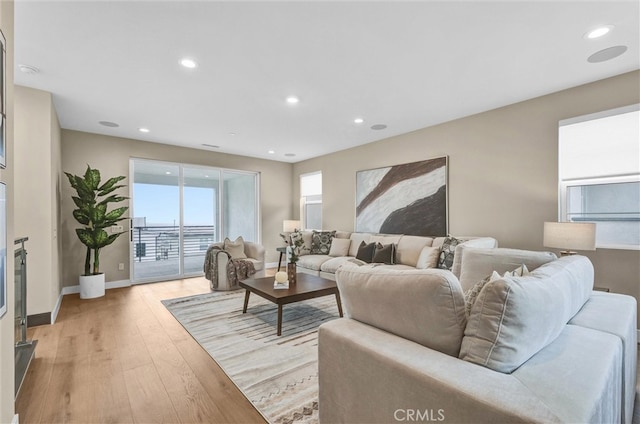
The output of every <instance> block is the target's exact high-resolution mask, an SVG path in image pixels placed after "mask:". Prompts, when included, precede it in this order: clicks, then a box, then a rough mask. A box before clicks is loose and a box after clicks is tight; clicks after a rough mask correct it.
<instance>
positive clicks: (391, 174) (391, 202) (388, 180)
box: [355, 156, 449, 236]
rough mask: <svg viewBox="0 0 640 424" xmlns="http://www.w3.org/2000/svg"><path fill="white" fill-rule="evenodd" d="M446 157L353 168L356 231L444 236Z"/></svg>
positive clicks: (446, 178)
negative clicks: (382, 166) (392, 164)
mask: <svg viewBox="0 0 640 424" xmlns="http://www.w3.org/2000/svg"><path fill="white" fill-rule="evenodd" d="M447 176H448V157H447V156H443V157H440V158H435V159H428V160H424V161H420V162H413V163H407V164H402V165H394V166H389V167H385V168H377V169H368V170H365V171H358V172H356V225H355V230H356V232H367V233H382V234H407V235H414V236H446V235H447V233H448V229H449V228H448V195H447V180H448V177H447Z"/></svg>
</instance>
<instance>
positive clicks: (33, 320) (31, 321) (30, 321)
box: [27, 312, 51, 328]
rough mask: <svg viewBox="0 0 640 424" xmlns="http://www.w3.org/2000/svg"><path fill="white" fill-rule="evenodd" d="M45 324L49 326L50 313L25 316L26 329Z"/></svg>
mask: <svg viewBox="0 0 640 424" xmlns="http://www.w3.org/2000/svg"><path fill="white" fill-rule="evenodd" d="M45 324H51V312H43V313H41V314H34V315H27V328H30V327H37V326H38V325H45Z"/></svg>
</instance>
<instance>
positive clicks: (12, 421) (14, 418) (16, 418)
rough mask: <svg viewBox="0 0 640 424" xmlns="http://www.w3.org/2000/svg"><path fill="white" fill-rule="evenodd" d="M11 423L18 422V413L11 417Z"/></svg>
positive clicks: (18, 423)
mask: <svg viewBox="0 0 640 424" xmlns="http://www.w3.org/2000/svg"><path fill="white" fill-rule="evenodd" d="M11 424H20V417H19V416H18V414H15V415H14V416H13V419H12V420H11Z"/></svg>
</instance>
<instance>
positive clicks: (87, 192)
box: [65, 165, 129, 299]
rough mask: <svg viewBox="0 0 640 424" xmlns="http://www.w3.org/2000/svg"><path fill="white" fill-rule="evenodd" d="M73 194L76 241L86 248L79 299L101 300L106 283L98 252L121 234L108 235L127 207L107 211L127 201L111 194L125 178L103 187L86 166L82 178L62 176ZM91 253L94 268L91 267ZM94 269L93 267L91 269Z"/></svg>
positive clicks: (97, 173)
mask: <svg viewBox="0 0 640 424" xmlns="http://www.w3.org/2000/svg"><path fill="white" fill-rule="evenodd" d="M65 175H66V176H67V178H68V179H69V183H71V187H73V189H74V190H75V191H76V195H75V196H72V199H73V203H75V205H76V207H77V209H75V210H74V211H73V217H74V218H75V219H76V220H77V221H78V222H79V223H80V224H81V225H83V227H82V228H76V234H77V235H78V238H79V239H80V241H81V242H82V244H84V245H85V246H86V247H87V253H86V257H85V262H84V274H83V275H81V276H80V298H81V299H90V298H93V297H99V296H104V287H105V279H104V274H103V273H101V272H100V249H102V248H103V247H105V246H108V245H110V244H111V243H113V242H114V241H116V239H117V238H118V237H119V236H120V235H122V234H123V233H122V232H120V233H111V234H109V233H107V231H105V229H106V228H110V227H111V226H113V225H115V224H116V223H117V222H119V221H122V220H123V219H126V218H124V217H123V216H122V215H124V213H125V212H126V211H127V210H128V209H129V208H128V207H127V206H122V207H119V208H115V209H113V210H111V211H109V210H108V208H109V205H110V204H113V203H118V202H122V201H123V200H126V199H128V197H124V196H118V195H116V194H113V192H114V191H115V190H117V189H119V188H122V187H124V185H118V182H120V181H122V180H123V179H125V178H126V177H123V176H120V177H113V178H109V179H108V180H107V181H106V182H105V183H104V184H100V171H98V170H97V169H92V168H91V167H90V166H89V165H87V170H86V171H85V173H84V175H83V176H78V175H73V174H70V173H68V172H65ZM92 253H93V264H92V263H91V258H92ZM92 265H93V266H92Z"/></svg>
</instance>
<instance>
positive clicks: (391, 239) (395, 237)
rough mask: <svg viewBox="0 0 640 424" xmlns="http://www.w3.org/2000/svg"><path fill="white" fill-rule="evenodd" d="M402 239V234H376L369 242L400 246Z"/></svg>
mask: <svg viewBox="0 0 640 424" xmlns="http://www.w3.org/2000/svg"><path fill="white" fill-rule="evenodd" d="M400 238H402V235H400V234H376V235H372V236H371V238H370V239H369V241H370V242H375V243H380V244H391V243H394V244H398V242H399V241H400Z"/></svg>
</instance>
